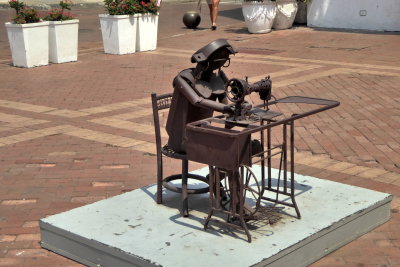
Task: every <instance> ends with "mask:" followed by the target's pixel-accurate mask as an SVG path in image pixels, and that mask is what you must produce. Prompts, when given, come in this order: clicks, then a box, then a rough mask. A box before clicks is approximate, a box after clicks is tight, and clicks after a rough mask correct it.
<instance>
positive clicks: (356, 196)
mask: <svg viewBox="0 0 400 267" xmlns="http://www.w3.org/2000/svg"><path fill="white" fill-rule="evenodd" d="M254 170H255V172H256V175H257V174H259V173H260V168H257V167H255V168H254ZM206 172H207V170H206V169H202V170H199V171H198V172H197V173H201V174H205V173H206ZM274 174H275V175H277V172H276V171H275V172H274ZM257 176H258V175H257ZM295 188H296V194H297V197H296V200H297V203H298V205H299V208H300V211H301V213H302V219H300V220H298V219H296V218H294V215H295V213H294V210H293V209H291V208H288V207H285V208H283V207H282V209H283V210H282V211H283V213H284V214H283V215H282V218H281V219H280V220H279V221H278V222H276V223H275V224H273V225H270V224H268V223H266V222H265V221H262V220H261V221H253V222H249V224H248V225H249V228H250V232H251V235H252V237H253V242H252V243H248V242H246V236H245V235H244V233H242V232H241V231H239V230H234V229H229V228H226V227H224V226H220V225H216V224H212V225H211V227H210V229H209V230H207V231H204V230H203V223H204V219H205V217H206V212H207V210H208V206H209V201H208V195H207V194H204V195H197V196H190V199H189V207H190V208H191V209H192V210H190V217H188V218H182V217H181V216H180V214H179V208H180V207H181V205H180V204H181V202H180V195H178V194H175V193H171V192H164V205H157V204H156V202H155V201H154V198H155V191H156V186H154V185H152V186H148V187H143V188H140V189H137V190H134V191H132V192H129V193H125V194H122V195H119V196H116V197H112V198H110V199H106V200H102V201H99V202H96V203H93V204H90V205H87V206H83V207H80V208H77V209H73V210H71V211H67V212H64V213H61V214H57V215H54V216H50V217H48V218H45V219H42V220H41V221H40V229H41V235H42V243H41V244H42V246H43V247H44V248H47V249H49V250H52V251H54V252H56V253H58V254H61V255H64V256H66V257H69V258H71V259H74V260H76V261H78V262H81V263H83V264H86V265H89V266H119V267H121V266H173V267H178V266H225V265H227V264H229V266H265V265H269V266H306V265H308V264H310V263H312V262H314V261H316V260H318V259H320V258H321V257H323V256H324V255H326V254H328V253H330V252H332V251H334V250H335V249H337V248H338V247H341V246H343V245H345V244H346V243H348V242H350V241H352V240H354V239H356V238H357V237H359V236H361V235H362V234H364V233H366V232H368V231H370V230H372V229H373V228H375V227H377V226H378V225H380V224H382V223H384V222H386V221H387V220H389V218H390V201H391V199H392V197H391V196H390V195H388V194H385V193H380V192H375V191H371V190H367V189H363V188H359V187H354V186H349V185H344V184H340V183H335V182H331V181H326V180H321V179H317V178H313V177H309V176H302V175H296V184H295Z"/></svg>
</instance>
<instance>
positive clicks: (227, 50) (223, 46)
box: [191, 39, 237, 78]
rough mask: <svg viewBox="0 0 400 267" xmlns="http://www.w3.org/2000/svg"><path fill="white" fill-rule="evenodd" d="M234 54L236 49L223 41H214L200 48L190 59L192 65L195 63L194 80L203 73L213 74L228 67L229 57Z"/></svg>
mask: <svg viewBox="0 0 400 267" xmlns="http://www.w3.org/2000/svg"><path fill="white" fill-rule="evenodd" d="M236 53H237V51H236V49H234V48H233V47H232V46H231V45H230V44H229V43H228V41H227V40H225V39H218V40H215V41H213V42H211V43H209V44H208V45H206V46H204V47H202V48H200V49H199V50H198V51H197V52H196V53H194V54H193V55H192V58H191V61H192V63H197V66H196V71H195V72H196V74H195V76H196V78H199V77H200V76H202V74H203V73H204V72H213V71H214V70H217V69H220V68H221V67H223V66H226V67H227V66H229V62H230V59H229V56H230V55H232V54H236Z"/></svg>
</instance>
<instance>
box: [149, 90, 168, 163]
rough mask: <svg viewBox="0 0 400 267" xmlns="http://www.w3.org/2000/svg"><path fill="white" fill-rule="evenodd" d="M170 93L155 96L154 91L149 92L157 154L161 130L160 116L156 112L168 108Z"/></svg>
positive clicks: (159, 147) (159, 148) (159, 150)
mask: <svg viewBox="0 0 400 267" xmlns="http://www.w3.org/2000/svg"><path fill="white" fill-rule="evenodd" d="M171 100H172V93H169V94H163V95H159V96H157V94H156V93H152V94H151V103H152V107H153V119H154V131H155V135H156V145H157V155H161V130H160V117H159V114H158V112H159V111H160V110H163V109H168V108H170V106H171Z"/></svg>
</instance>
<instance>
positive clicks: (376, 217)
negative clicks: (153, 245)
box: [39, 185, 392, 267]
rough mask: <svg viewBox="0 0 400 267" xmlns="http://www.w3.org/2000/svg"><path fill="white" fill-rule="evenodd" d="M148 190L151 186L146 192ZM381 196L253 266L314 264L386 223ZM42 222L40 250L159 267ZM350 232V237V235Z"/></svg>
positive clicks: (386, 202)
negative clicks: (374, 201) (364, 207)
mask: <svg viewBox="0 0 400 267" xmlns="http://www.w3.org/2000/svg"><path fill="white" fill-rule="evenodd" d="M151 186H153V185H150V186H147V187H145V188H149V187H151ZM349 187H351V186H349ZM384 195H386V196H385V197H383V198H381V200H380V201H377V202H376V203H374V204H373V205H371V206H369V207H368V208H366V209H364V210H360V211H359V212H357V213H354V214H352V215H350V216H347V217H345V218H343V219H342V220H341V221H339V222H337V223H335V224H334V225H332V226H331V227H327V228H325V229H322V230H320V231H318V232H317V233H315V234H313V235H311V236H308V237H307V238H305V239H303V240H301V241H300V242H298V243H296V244H294V245H292V246H290V247H288V248H286V249H283V250H281V251H279V253H277V254H275V255H273V256H271V257H269V258H266V259H263V260H261V261H260V262H258V263H256V264H254V265H253V266H267V265H268V266H307V265H309V264H311V263H312V262H315V261H317V260H318V259H320V258H322V257H324V256H325V255H327V254H329V253H331V252H332V251H334V250H336V249H337V248H339V247H341V246H343V245H345V244H347V243H349V242H351V241H352V240H354V239H356V238H358V237H359V236H361V235H363V234H365V233H367V232H369V231H371V230H372V229H374V228H376V227H377V226H379V225H381V224H383V223H385V222H386V221H388V220H389V219H390V202H391V200H392V196H391V195H389V194H384ZM45 221H46V219H43V220H41V221H40V222H39V224H40V229H41V235H42V239H41V240H42V242H41V245H42V247H43V248H46V249H49V250H51V251H54V252H56V253H58V254H60V255H63V256H65V257H68V258H71V259H73V260H75V261H78V262H80V263H83V264H85V265H87V266H121V267H124V266H160V265H159V264H157V263H153V262H151V261H149V260H147V259H143V258H141V257H139V256H137V255H133V254H129V253H127V252H126V251H122V250H119V249H116V248H114V247H110V246H108V245H105V244H102V243H100V242H98V241H95V240H90V239H87V238H85V237H82V236H78V235H76V234H74V233H71V232H69V231H66V230H64V229H61V228H58V227H55V226H54V225H51V224H50V223H47V222H45ZM349 232H350V233H352V234H351V235H349V234H348V233H349ZM99 263H101V265H99Z"/></svg>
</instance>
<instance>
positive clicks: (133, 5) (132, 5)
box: [104, 0, 160, 15]
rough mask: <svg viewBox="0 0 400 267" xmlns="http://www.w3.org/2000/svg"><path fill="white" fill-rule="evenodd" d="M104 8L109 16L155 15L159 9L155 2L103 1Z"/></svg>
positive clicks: (130, 0) (134, 0) (145, 0)
mask: <svg viewBox="0 0 400 267" xmlns="http://www.w3.org/2000/svg"><path fill="white" fill-rule="evenodd" d="M104 7H105V9H106V11H107V12H108V14H110V15H133V14H138V13H151V14H157V13H158V10H159V9H160V7H159V6H158V5H157V1H156V0H104Z"/></svg>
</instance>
